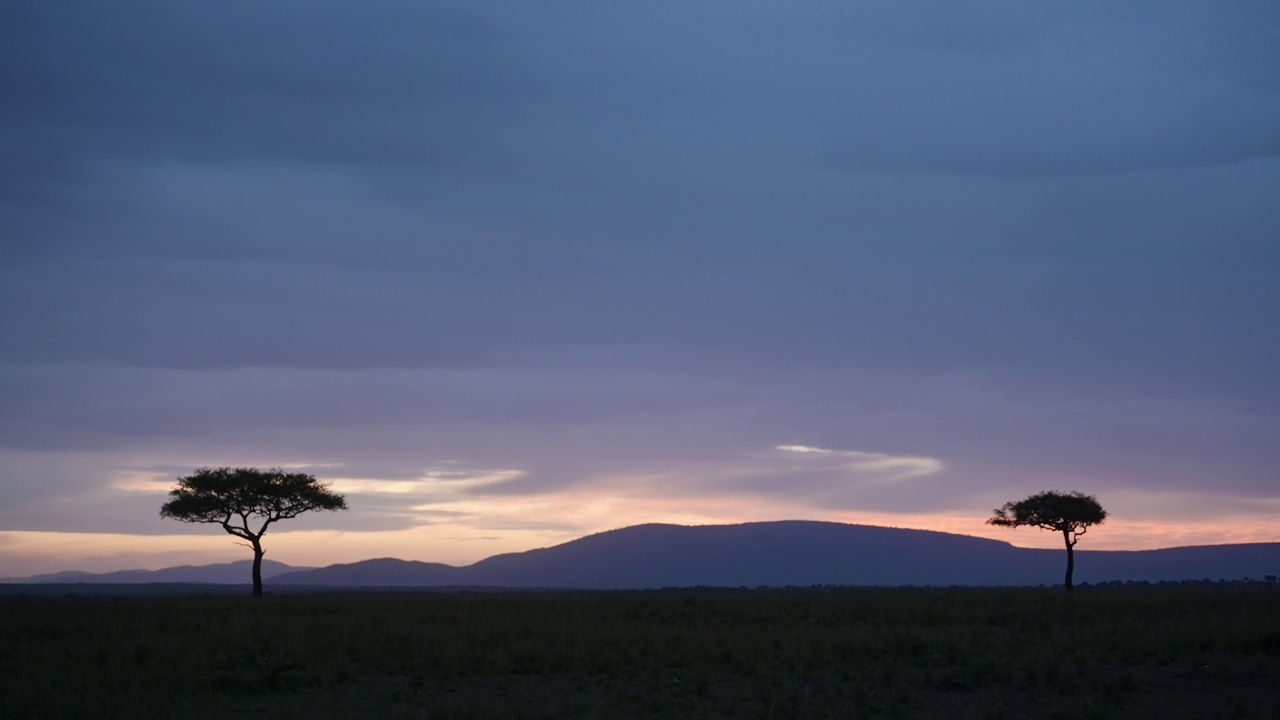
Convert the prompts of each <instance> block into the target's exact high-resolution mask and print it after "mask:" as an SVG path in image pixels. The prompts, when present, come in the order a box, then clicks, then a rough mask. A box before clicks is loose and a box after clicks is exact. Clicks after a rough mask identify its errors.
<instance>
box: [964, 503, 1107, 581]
mask: <svg viewBox="0 0 1280 720" xmlns="http://www.w3.org/2000/svg"><path fill="white" fill-rule="evenodd" d="M1106 519H1107V511H1106V510H1103V509H1102V505H1100V504H1099V503H1098V499H1097V498H1096V497H1094V496H1093V495H1085V494H1084V493H1080V492H1069V493H1061V492H1056V491H1053V490H1050V491H1048V492H1042V493H1038V494H1036V495H1032V496H1031V497H1028V498H1026V499H1024V500H1018V501H1017V502H1007V503H1005V504H1004V507H1001V508H996V510H995V515H994V516H993V517H992V518H991V519H990V520H987V523H988V524H989V525H999V526H1001V527H1011V528H1018V527H1022V526H1024V525H1029V526H1031V527H1038V528H1042V529H1044V530H1055V531H1057V532H1060V533H1062V540H1063V542H1065V543H1066V544H1067V581H1066V585H1067V592H1071V587H1072V584H1071V578H1072V575H1073V574H1074V573H1075V568H1076V558H1075V554H1074V553H1075V547H1076V543H1077V542H1079V540H1080V536H1081V535H1084V534H1085V532H1086V531H1087V530H1088V529H1089V527H1090V526H1091V525H1101V524H1102V522H1103V521H1104V520H1106Z"/></svg>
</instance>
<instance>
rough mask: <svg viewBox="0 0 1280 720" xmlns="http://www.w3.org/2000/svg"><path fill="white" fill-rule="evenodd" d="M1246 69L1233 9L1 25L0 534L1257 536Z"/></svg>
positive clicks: (1258, 126) (410, 13) (1271, 138)
mask: <svg viewBox="0 0 1280 720" xmlns="http://www.w3.org/2000/svg"><path fill="white" fill-rule="evenodd" d="M1277 27H1280V6H1277V5H1276V4H1275V3H1272V2H1264V1H1263V0H1257V1H1249V2H1239V3H1232V4H1230V5H1229V6H1227V5H1220V4H1218V5H1207V4H1205V3H1201V2H1193V1H1192V0H1177V1H1175V2H1143V1H1138V0H1126V1H1124V2H1115V1H1109V2H1101V1H1099V2H1078V1H1077V2H1067V1H1066V0H1062V1H1061V2H1047V3H1036V4H1034V5H1029V4H1027V3H1020V2H1013V1H1012V0H1008V1H1001V0H992V1H987V2H959V3H956V2H943V1H942V0H909V1H902V0H896V1H894V2H887V1H886V2H866V3H856V4H849V3H837V2H827V1H825V0H805V1H803V2H792V3H781V2H774V1H772V0H769V1H764V0H750V1H748V2H740V3H735V4H733V6H732V7H728V6H726V5H725V4H724V3H712V2H707V1H704V0H698V1H695V2H680V3H676V2H668V1H666V0H662V1H660V2H646V3H607V4H586V5H584V4H581V3H570V2H559V1H557V2H550V3H541V4H539V5H538V6H537V7H534V6H531V5H529V4H527V3H522V2H514V1H511V0H483V1H481V2H467V3H428V4H423V3H416V2H408V1H407V0H374V1H373V2H369V3H363V4H359V5H353V4H350V3H337V2H328V1H323V2H310V3H299V2H291V1H283V2H273V3H250V2H232V3H226V2H219V3H215V2H192V3H180V4H174V3H164V2H159V1H158V0H123V1H122V2H117V3H112V4H110V5H109V6H106V5H104V6H101V7H88V6H84V5H83V4H76V3H70V2H60V1H53V2H30V1H27V0H18V1H17V2H10V3H7V4H5V6H4V7H3V8H2V9H0V67H3V68H4V70H3V71H0V72H3V78H4V84H5V87H6V89H7V92H6V101H5V103H4V107H3V109H0V308H3V310H0V332H3V336H4V338H5V342H3V343H0V534H2V533H3V532H5V531H7V532H11V533H12V532H18V531H23V532H55V533H56V532H71V531H96V532H103V533H114V534H119V535H120V536H122V537H123V536H126V535H129V534H131V533H138V534H142V535H156V534H160V533H168V532H179V531H182V532H185V531H186V530H180V529H175V528H173V527H166V524H165V523H162V522H161V521H160V520H159V519H158V518H157V517H155V512H156V508H155V505H156V495H155V494H154V493H153V492H148V491H154V490H157V489H159V488H161V487H163V485H164V483H166V482H171V481H172V479H173V478H174V477H176V476H177V475H179V474H182V473H184V472H189V471H190V470H191V469H192V468H194V467H198V466H202V465H227V464H234V465H243V464H259V465H278V464H294V465H302V466H309V467H313V468H315V472H316V474H317V475H319V476H321V477H322V478H325V477H327V478H329V479H332V480H333V481H334V482H335V484H341V485H343V486H344V487H345V488H346V491H347V492H349V493H351V494H352V495H353V498H354V499H355V502H353V503H352V505H353V508H354V509H353V511H352V512H351V513H348V514H346V515H345V516H341V517H330V518H314V519H306V520H300V521H299V527H300V528H301V529H303V530H306V531H308V532H311V531H315V532H319V531H321V530H338V531H341V532H344V533H351V534H353V536H354V535H360V536H361V537H363V538H366V539H368V538H372V537H374V536H375V535H376V533H377V531H385V532H400V531H409V530H410V529H414V528H417V529H420V530H421V529H423V528H433V527H435V528H445V527H446V526H447V527H448V528H449V529H448V531H447V533H446V531H445V530H443V529H441V530H440V532H439V533H437V534H435V535H432V534H431V533H430V532H427V531H426V530H423V532H426V534H424V535H420V536H414V537H415V538H417V539H416V540H415V541H414V542H416V543H420V544H421V545H420V547H417V549H415V550H414V551H413V552H416V553H417V556H419V557H424V558H429V557H430V556H431V555H432V553H436V552H438V553H447V552H449V551H448V550H447V549H446V548H448V547H450V546H449V543H450V542H451V541H450V540H448V539H447V538H449V537H453V538H457V537H464V536H465V537H472V538H479V537H485V538H490V537H506V538H509V539H510V542H511V543H513V547H514V546H515V545H518V543H520V542H542V541H548V540H549V539H555V538H564V537H570V536H572V535H573V534H575V533H579V532H585V531H591V530H596V529H604V528H606V527H611V526H616V525H618V524H623V523H624V522H630V521H643V520H645V519H653V520H662V519H672V518H682V519H686V520H700V521H707V522H711V521H716V520H717V519H723V520H732V519H751V518H765V517H775V516H778V515H780V514H789V515H791V516H815V517H816V516H819V515H821V516H823V517H831V518H839V519H857V518H858V517H863V518H881V519H883V518H886V517H894V516H895V515H894V514H896V516H898V517H903V518H906V517H912V518H916V520H913V522H917V524H919V522H924V521H923V520H919V519H920V518H927V517H934V518H936V519H937V520H936V522H938V523H946V522H951V521H950V520H945V518H955V517H969V518H972V519H973V522H974V523H975V525H977V524H980V522H981V519H982V517H983V515H984V514H985V513H986V512H987V509H988V508H990V507H992V506H994V505H998V504H1000V503H1001V502H1003V501H1004V500H1007V499H1009V498H1010V497H1013V496H1016V495H1019V494H1025V493H1029V492H1034V491H1038V490H1042V489H1047V488H1049V487H1060V488H1079V489H1082V490H1086V491H1088V492H1096V493H1097V494H1099V495H1100V496H1101V497H1102V499H1103V500H1104V501H1106V500H1107V498H1108V497H1113V498H1117V502H1120V503H1121V504H1122V507H1120V508H1117V509H1116V512H1113V513H1112V514H1113V517H1117V518H1119V517H1121V516H1122V515H1123V514H1124V513H1125V512H1128V513H1130V516H1131V517H1135V518H1136V517H1143V518H1147V517H1148V514H1147V512H1148V510H1147V509H1148V508H1149V507H1159V508H1161V510H1160V512H1161V513H1164V514H1165V515H1166V516H1167V517H1168V518H1169V521H1170V522H1171V523H1184V524H1185V523H1189V522H1191V520H1190V519H1189V518H1190V517H1195V516H1196V515H1197V513H1203V514H1204V517H1202V518H1201V519H1200V520H1201V521H1202V522H1207V523H1211V524H1212V523H1214V522H1217V523H1219V525H1218V526H1217V527H1220V528H1225V527H1227V524H1228V523H1235V524H1236V525H1238V524H1239V522H1240V520H1239V518H1240V517H1244V516H1248V517H1250V518H1256V517H1265V515H1266V512H1267V510H1266V509H1267V508H1270V507H1271V505H1269V503H1272V504H1273V503H1274V502H1275V501H1276V497H1277V488H1276V485H1275V473H1274V468H1275V467H1276V466H1277V464H1278V463H1280V451H1278V450H1277V448H1280V416H1278V414H1277V410H1276V408H1278V407H1280V376H1277V374H1276V373H1275V370H1274V368H1276V367H1280V334H1278V333H1277V330H1276V329H1277V327H1280V291H1277V289H1276V284H1275V282H1274V277H1273V275H1274V268H1275V267H1276V266H1277V263H1278V262H1280V244H1277V242H1276V241H1275V238H1274V234H1275V228H1276V227H1278V226H1280V209H1277V205H1276V203H1275V202H1274V196H1275V188H1277V187H1280V157H1278V155H1280V71H1278V70H1277V68H1280V38H1277V37H1276V31H1275V28H1277ZM801 448H806V449H808V450H811V451H812V452H805V451H800V449H801ZM823 449H831V450H829V451H825V450H823ZM835 449H840V450H835ZM433 473H434V474H433ZM449 473H461V474H459V475H449ZM451 478H453V479H457V480H458V481H457V482H454V481H452V480H451ZM1148 501H1149V503H1148ZM717 507H719V508H720V510H718V511H717V509H716V508H717ZM824 513H825V514H824ZM1149 519H1150V520H1151V522H1153V523H1155V522H1156V521H1157V520H1158V519H1159V518H1149ZM1249 522H1250V523H1254V525H1252V527H1255V528H1256V531H1255V535H1256V536H1257V537H1264V536H1266V535H1267V534H1268V533H1271V534H1274V530H1275V526H1274V524H1273V523H1272V524H1267V522H1262V523H1261V524H1258V523H1257V521H1255V520H1250V521H1249ZM521 523H524V524H526V525H528V526H541V527H543V530H539V531H537V532H539V533H541V534H536V533H534V531H530V530H527V529H526V530H524V531H521V530H517V529H515V528H516V526H517V525H519V524H521ZM551 526H554V527H555V528H556V529H554V530H553V529H548V528H550V527H551ZM948 527H951V526H950V525H948ZM1151 527H1154V525H1153V526H1151ZM1187 527H1190V526H1189V525H1187ZM1198 527H1199V526H1198ZM1237 529H1238V528H1237ZM194 530H195V531H197V532H198V531H199V529H194ZM977 530H978V528H977V527H975V531H977ZM521 532H525V533H526V534H520V533H521ZM1153 532H1154V531H1153ZM1224 532H1225V531H1224ZM556 533H559V535H557V534H556ZM1098 535H1099V536H1098V538H1094V537H1093V536H1091V538H1090V539H1091V540H1094V541H1095V542H1105V540H1104V539H1103V536H1104V535H1105V534H1104V533H1099V534H1098ZM1128 537H1134V535H1132V534H1131V535H1129V536H1128ZM1223 537H1226V535H1223ZM1232 537H1238V535H1233V536H1232ZM512 538H514V539H512ZM351 542H353V543H354V542H356V541H354V540H352V541H351ZM361 542H363V541H361ZM476 542H479V541H476ZM485 542H489V541H485ZM495 542H496V541H495ZM1129 542H1134V541H1129ZM359 547H362V548H364V547H371V546H370V545H367V544H359ZM477 547H478V546H477ZM485 547H488V548H496V547H499V545H496V544H491V545H486V546H485ZM384 554H407V551H404V552H402V551H400V550H393V549H387V550H386V552H385V553H384ZM0 571H3V568H0Z"/></svg>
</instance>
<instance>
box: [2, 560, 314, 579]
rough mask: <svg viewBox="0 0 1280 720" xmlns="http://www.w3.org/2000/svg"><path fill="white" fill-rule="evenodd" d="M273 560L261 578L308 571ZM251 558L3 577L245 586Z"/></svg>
mask: <svg viewBox="0 0 1280 720" xmlns="http://www.w3.org/2000/svg"><path fill="white" fill-rule="evenodd" d="M308 569H310V568H300V567H294V566H292V565H286V564H284V563H281V562H275V561H274V560H266V559H264V560H263V561H262V577H263V579H264V580H265V579H270V578H273V577H275V576H277V575H280V574H281V573H287V572H294V571H300V570H308ZM252 573H253V561H252V560H235V561H233V562H227V563H217V564H213V565H180V566H178V567H171V568H164V569H161V570H117V571H115V572H107V573H89V572H80V571H76V570H71V571H67V572H56V573H49V574H47V575H33V576H31V577H29V578H4V579H3V580H0V582H10V583H58V584H67V583H92V584H96V585H128V584H134V583H210V584H216V585H247V584H249V583H251V582H252V579H251V575H252Z"/></svg>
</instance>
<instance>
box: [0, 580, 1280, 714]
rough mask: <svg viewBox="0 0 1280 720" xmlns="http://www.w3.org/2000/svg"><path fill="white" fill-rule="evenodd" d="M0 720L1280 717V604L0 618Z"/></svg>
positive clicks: (1230, 600)
mask: <svg viewBox="0 0 1280 720" xmlns="http://www.w3.org/2000/svg"><path fill="white" fill-rule="evenodd" d="M0 641H2V642H0V716H2V717H4V718H13V719H27V718H31V719H35V718H41V719H52V718H58V719H62V718H85V719H91V718H138V719H141V718H193V719H203V718H298V719H303V718H391V719H396V718H406V719H407V718H415V719H416V718H459V719H462V718H503V719H518V718H619V717H627V718H630V717H653V718H753V719H754V718H980V719H987V718H991V719H995V718H1172V717H1178V718H1280V591H1277V590H1276V589H1274V588H1271V587H1265V586H1257V585H1254V586H1234V587H1186V586H1163V587H1156V588H1087V589H1083V590H1081V591H1078V592H1076V593H1074V595H1073V596H1066V595H1065V594H1064V593H1062V592H1061V590H1048V589H1038V590H1033V589H1021V590H963V589H812V590H769V591H745V590H743V591H692V590H690V591H665V592H627V593H621V592H620V593H519V594H517V593H511V594H501V593H492V594H330V595H309V596H308V595H286V596H269V597H267V598H264V599H262V600H258V601H255V600H252V599H250V598H228V597H165V598H149V597H133V598H100V597H99V598H94V597H63V598H47V597H44V598H40V597H12V596H11V597H0Z"/></svg>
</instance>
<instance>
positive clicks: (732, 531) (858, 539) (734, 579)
mask: <svg viewBox="0 0 1280 720" xmlns="http://www.w3.org/2000/svg"><path fill="white" fill-rule="evenodd" d="M1065 562H1066V558H1065V552H1064V551H1063V550H1036V549H1026V548H1015V547H1014V546H1012V545H1010V544H1009V543H1006V542H1001V541H997V540H987V539H984V538H975V537H969V536H966V535H953V534H949V533H940V532H932V531H927V530H903V529H896V528H884V527H873V526H866V525H847V524H842V523H828V522H809V521H784V522H765V523H745V524H741V525H705V526H694V527H688V526H682V525H638V526H635V527H628V528H623V529H621V530H611V531H609V532H603V533H599V534H596V535H590V536H588V537H584V538H581V539H578V540H573V541H571V542H567V543H564V544H562V545H556V546H554V547H550V548H543V549H539V550H530V551H527V552H521V553H510V554H505V555H496V556H494V557H491V558H488V559H486V560H481V561H480V562H477V563H475V564H474V565H468V566H466V567H453V566H450V565H441V564H437V563H421V562H410V561H404V560H393V559H381V560H366V561H364V562H358V563H350V564H344V565H332V566H329V567H325V568H318V569H315V570H307V571H299V572H289V573H284V574H281V575H279V576H277V577H275V578H273V580H272V584H274V585H277V586H279V585H308V586H320V587H335V586H341V587H434V586H468V587H485V586H487V587H507V588H531V587H543V588H583V589H640V588H658V587H691V586H714V587H743V586H745V587H758V586H772V587H783V586H789V585H793V586H807V585H889V586H893V585H935V586H947V585H1040V584H1044V585H1054V584H1058V583H1061V582H1062V573H1063V569H1064V565H1065ZM1269 574H1280V543H1264V544H1252V545H1216V546H1199V547H1185V548H1172V549H1166V550H1142V551H1101V550H1078V551H1077V552H1076V576H1075V579H1076V582H1077V583H1082V582H1095V583H1096V582H1103V581H1110V580H1135V581H1140V580H1148V581H1153V582H1154V581H1161V580H1193V579H1202V578H1210V579H1214V580H1220V579H1229V580H1235V579H1241V578H1244V577H1253V578H1259V579H1260V578H1262V577H1264V576H1266V575H1269Z"/></svg>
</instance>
